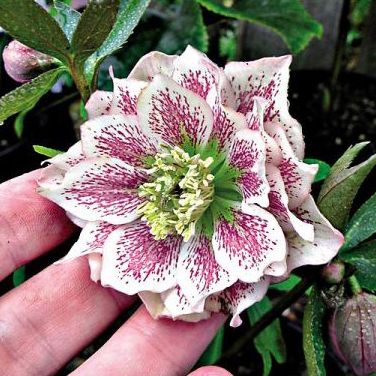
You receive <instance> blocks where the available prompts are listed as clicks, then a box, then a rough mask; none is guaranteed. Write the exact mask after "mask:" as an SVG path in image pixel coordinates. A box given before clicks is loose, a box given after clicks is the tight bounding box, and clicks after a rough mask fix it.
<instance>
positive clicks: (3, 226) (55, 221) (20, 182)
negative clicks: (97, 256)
mask: <svg viewBox="0 0 376 376" xmlns="http://www.w3.org/2000/svg"><path fill="white" fill-rule="evenodd" d="M41 171H42V170H35V171H32V172H30V173H27V174H24V175H22V176H19V177H17V178H14V179H12V180H9V181H8V182H5V183H2V184H1V185H0V260H1V263H0V281H1V280H2V279H3V278H5V277H6V276H7V275H8V274H10V273H11V272H12V271H13V270H15V269H16V268H18V267H19V266H21V265H24V264H26V263H27V262H29V261H31V260H32V259H34V258H36V257H38V256H40V255H42V254H43V253H45V252H47V251H48V250H50V249H52V248H54V247H56V246H57V245H59V244H60V243H62V242H63V241H64V240H66V239H67V238H68V237H69V236H70V235H71V234H72V233H73V231H74V225H73V224H72V222H71V221H70V220H69V219H68V217H67V216H66V215H65V212H64V210H62V209H61V208H60V207H58V206H57V205H56V204H54V203H52V202H51V201H49V200H47V199H45V198H43V197H42V196H40V195H39V194H38V193H37V192H36V187H37V182H36V181H37V179H38V178H39V176H40V174H41Z"/></svg>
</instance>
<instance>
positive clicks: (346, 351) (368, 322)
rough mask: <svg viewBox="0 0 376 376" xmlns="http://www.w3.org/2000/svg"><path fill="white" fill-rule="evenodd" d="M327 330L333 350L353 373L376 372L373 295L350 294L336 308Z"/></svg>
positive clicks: (375, 310) (375, 304)
mask: <svg viewBox="0 0 376 376" xmlns="http://www.w3.org/2000/svg"><path fill="white" fill-rule="evenodd" d="M329 331H330V338H331V343H332V347H333V350H334V352H335V353H336V354H337V355H338V357H339V358H341V359H342V361H343V362H344V363H346V364H347V365H348V366H349V367H350V368H351V369H352V370H353V372H354V373H355V374H356V375H358V376H364V375H369V374H371V373H372V372H375V371H376V296H374V295H370V294H366V293H364V292H362V293H360V294H358V295H355V296H353V297H352V298H351V299H349V300H348V301H347V302H346V304H345V305H344V306H342V307H340V308H337V309H336V310H335V312H334V314H333V317H332V318H331V322H330V326H329Z"/></svg>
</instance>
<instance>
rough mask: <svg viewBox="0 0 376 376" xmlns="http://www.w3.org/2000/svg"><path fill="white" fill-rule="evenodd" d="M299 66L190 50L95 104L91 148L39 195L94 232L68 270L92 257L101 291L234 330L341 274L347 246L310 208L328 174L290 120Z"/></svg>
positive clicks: (62, 158) (57, 161)
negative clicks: (279, 298)
mask: <svg viewBox="0 0 376 376" xmlns="http://www.w3.org/2000/svg"><path fill="white" fill-rule="evenodd" d="M290 62H291V58H290V57H289V56H284V57H279V58H267V59H261V60H258V61H254V62H248V63H240V62H234V63H229V64H228V65H226V67H225V68H224V70H223V69H221V68H219V67H218V66H216V65H215V64H214V63H213V62H211V61H210V60H209V59H208V58H207V57H206V56H205V55H204V54H202V53H200V52H199V51H197V50H195V49H194V48H192V47H187V49H186V50H185V52H184V53H183V54H182V55H181V56H168V55H164V54H162V53H159V52H152V53H150V54H148V55H146V56H144V57H143V58H142V59H141V60H140V61H139V62H138V64H137V65H136V66H135V68H134V69H133V70H132V72H131V73H130V75H129V76H128V78H127V79H117V78H114V79H113V82H114V91H113V93H112V92H103V91H97V92H95V93H94V94H93V95H92V97H91V98H90V100H89V101H88V103H87V107H86V108H87V111H88V114H89V120H88V121H87V122H86V123H85V124H83V125H82V127H81V136H82V140H81V141H80V142H78V143H77V144H76V145H74V146H73V147H72V148H71V149H69V150H68V152H67V153H65V154H60V155H58V156H56V157H54V158H52V159H50V160H49V162H50V164H51V165H50V166H48V167H47V168H46V169H45V170H44V177H43V178H42V179H41V181H40V182H39V184H40V189H39V192H40V193H41V194H42V195H43V196H45V197H47V198H49V199H50V200H52V201H54V202H56V203H57V204H58V205H60V206H61V207H63V208H64V209H65V210H66V211H67V214H68V215H69V216H70V217H71V218H72V220H73V221H74V222H75V223H77V224H78V225H79V226H81V227H83V230H82V232H81V236H80V238H79V239H78V241H77V243H76V244H75V245H74V246H73V248H72V249H71V251H70V252H69V254H68V255H67V256H66V258H65V260H69V259H72V258H74V257H78V256H82V255H86V254H91V255H93V254H95V256H89V257H91V265H94V264H96V267H95V268H94V267H93V269H92V272H93V273H92V277H93V279H95V280H98V279H100V280H101V284H102V285H104V286H111V287H113V288H115V289H117V290H119V291H122V292H124V293H126V294H136V293H138V294H139V295H140V297H141V299H142V300H143V301H144V303H145V305H146V307H147V308H148V310H149V311H150V313H151V314H152V315H153V316H154V317H160V316H166V317H172V318H174V319H183V320H190V321H197V320H200V319H202V318H207V317H209V316H210V314H211V312H217V311H223V312H228V313H231V314H232V315H233V318H232V320H231V325H233V326H237V325H240V323H241V320H240V317H239V314H240V313H241V312H242V311H243V310H244V309H246V308H248V307H249V306H250V305H252V304H253V303H255V302H257V301H259V300H260V299H262V297H263V296H264V295H265V293H266V291H267V288H268V285H269V284H270V283H271V282H273V281H275V280H276V279H281V278H285V277H286V276H287V275H288V274H289V272H290V271H291V270H292V269H293V268H297V267H299V266H301V265H305V264H324V263H327V262H328V261H330V260H331V259H332V258H333V257H334V256H335V255H336V254H337V251H338V249H339V247H340V246H341V244H342V243H343V237H342V235H341V234H340V233H339V232H338V231H337V230H335V229H334V228H333V227H332V226H331V225H330V224H329V222H328V221H327V220H326V219H325V218H324V217H323V216H322V215H321V214H320V212H319V211H318V209H317V207H316V205H315V203H314V201H313V199H312V197H311V196H310V194H309V193H310V189H311V183H312V181H313V178H314V176H315V173H316V171H317V166H312V165H311V166H310V165H307V164H305V163H303V162H302V161H301V159H302V158H303V153H304V142H303V137H302V133H301V127H300V125H299V123H298V122H297V121H296V120H294V119H293V118H292V117H291V116H290V115H289V112H288V101H287V85H288V78H289V65H290ZM100 255H101V257H100ZM100 261H101V262H102V265H101V266H98V262H100ZM99 272H100V274H99Z"/></svg>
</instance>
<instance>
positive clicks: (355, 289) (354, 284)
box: [347, 275, 362, 295]
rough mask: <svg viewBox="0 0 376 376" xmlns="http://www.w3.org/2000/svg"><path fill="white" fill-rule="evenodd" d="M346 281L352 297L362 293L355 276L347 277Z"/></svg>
mask: <svg viewBox="0 0 376 376" xmlns="http://www.w3.org/2000/svg"><path fill="white" fill-rule="evenodd" d="M347 281H348V282H349V285H350V289H351V291H352V293H353V294H354V295H358V294H360V293H361V292H362V288H361V287H360V284H359V282H358V280H357V278H356V277H355V275H352V276H351V277H349V279H348V280H347Z"/></svg>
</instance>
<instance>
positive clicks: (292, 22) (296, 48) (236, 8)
mask: <svg viewBox="0 0 376 376" xmlns="http://www.w3.org/2000/svg"><path fill="white" fill-rule="evenodd" d="M196 1H197V2H199V3H200V4H201V5H202V6H204V7H205V8H207V9H209V10H210V11H212V12H215V13H218V14H220V15H222V16H226V17H233V18H236V19H238V20H244V21H249V22H253V23H256V24H260V25H262V26H265V27H268V28H270V29H272V30H273V31H275V32H276V33H277V34H279V35H280V36H281V37H282V39H283V40H284V41H285V42H286V44H287V45H288V47H289V48H290V50H291V51H292V52H293V53H294V54H296V53H298V52H300V51H302V50H303V49H304V48H305V47H306V46H307V44H308V43H309V41H310V40H311V39H312V38H313V37H319V38H320V37H321V36H322V33H323V28H322V26H321V25H320V24H319V23H318V22H317V21H315V20H314V19H313V18H312V17H311V16H310V15H309V13H308V12H307V11H306V10H305V8H304V6H303V5H302V3H301V1H300V0H289V1H286V0H262V1H256V0H254V1H250V0H237V1H233V5H232V6H231V7H228V6H226V5H225V4H224V1H223V0H196Z"/></svg>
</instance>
